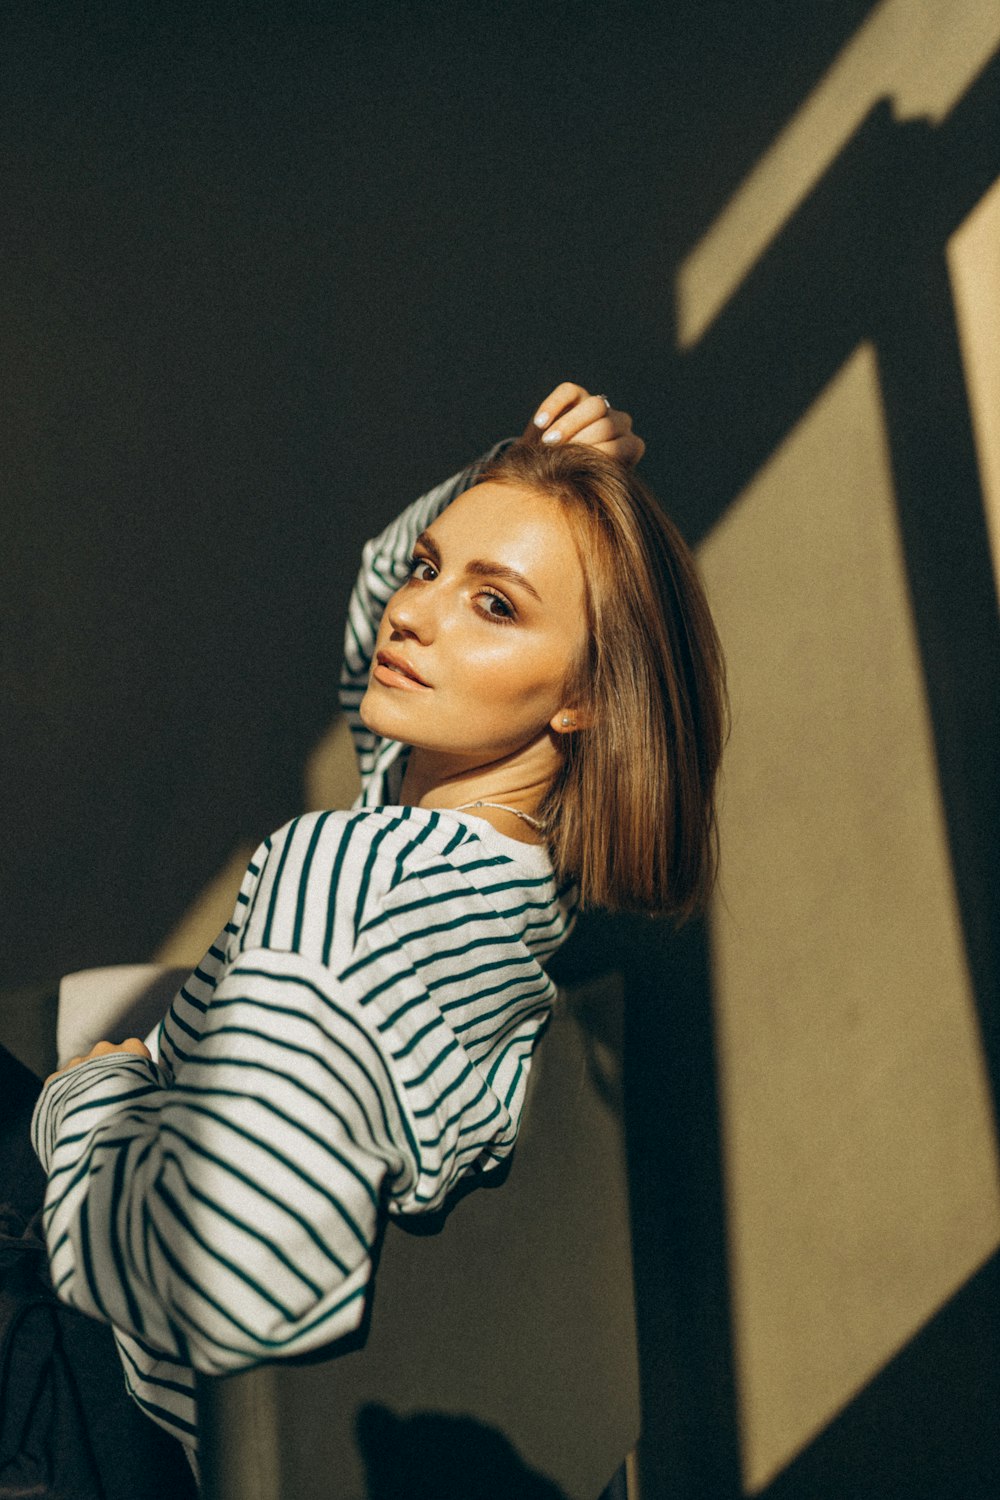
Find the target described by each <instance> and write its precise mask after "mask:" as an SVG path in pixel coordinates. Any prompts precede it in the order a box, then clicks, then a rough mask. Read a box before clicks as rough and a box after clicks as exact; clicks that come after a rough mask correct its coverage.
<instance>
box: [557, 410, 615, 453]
mask: <svg viewBox="0 0 1000 1500" xmlns="http://www.w3.org/2000/svg"><path fill="white" fill-rule="evenodd" d="M601 412H602V415H601V416H600V417H598V419H597V421H596V422H589V423H588V424H587V426H586V427H582V428H581V429H580V431H579V432H576V433H574V434H573V436H572V437H569V438H567V439H566V441H567V442H568V443H577V444H579V445H580V446H586V447H588V448H596V447H597V446H598V444H599V443H613V442H615V441H616V440H617V439H618V438H620V437H624V436H625V429H624V428H621V427H619V426H617V424H616V423H615V422H614V421H613V420H612V416H611V413H610V412H608V413H607V414H606V415H605V414H604V408H603V406H602V407H601ZM559 425H560V427H561V426H562V423H561V422H560V424H559Z"/></svg>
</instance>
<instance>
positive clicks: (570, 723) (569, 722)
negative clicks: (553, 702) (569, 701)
mask: <svg viewBox="0 0 1000 1500" xmlns="http://www.w3.org/2000/svg"><path fill="white" fill-rule="evenodd" d="M562 721H563V728H564V729H569V728H573V729H575V728H576V720H575V719H571V718H570V716H569V714H563V716H562Z"/></svg>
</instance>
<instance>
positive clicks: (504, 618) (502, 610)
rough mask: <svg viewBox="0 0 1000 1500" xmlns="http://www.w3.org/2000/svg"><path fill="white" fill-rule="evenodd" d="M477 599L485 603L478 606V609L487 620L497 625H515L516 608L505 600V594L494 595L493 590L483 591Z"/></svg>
mask: <svg viewBox="0 0 1000 1500" xmlns="http://www.w3.org/2000/svg"><path fill="white" fill-rule="evenodd" d="M476 598H477V599H480V600H482V601H483V602H482V603H481V604H477V605H476V608H477V609H478V610H479V613H480V614H481V615H485V616H486V618H487V620H493V621H494V622H495V623H496V624H497V625H510V624H513V622H514V618H515V616H514V606H513V605H512V604H511V603H510V601H509V600H508V599H505V598H504V596H503V594H497V593H494V591H493V590H492V589H482V590H481V591H480V593H478V594H477V595H476Z"/></svg>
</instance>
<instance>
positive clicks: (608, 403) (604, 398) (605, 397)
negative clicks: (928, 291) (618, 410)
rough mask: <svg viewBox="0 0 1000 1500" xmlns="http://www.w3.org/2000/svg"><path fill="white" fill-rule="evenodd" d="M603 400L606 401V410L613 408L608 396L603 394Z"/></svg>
mask: <svg viewBox="0 0 1000 1500" xmlns="http://www.w3.org/2000/svg"><path fill="white" fill-rule="evenodd" d="M601 400H602V401H603V402H604V410H605V411H610V410H611V402H610V401H609V400H608V398H607V396H602V397H601Z"/></svg>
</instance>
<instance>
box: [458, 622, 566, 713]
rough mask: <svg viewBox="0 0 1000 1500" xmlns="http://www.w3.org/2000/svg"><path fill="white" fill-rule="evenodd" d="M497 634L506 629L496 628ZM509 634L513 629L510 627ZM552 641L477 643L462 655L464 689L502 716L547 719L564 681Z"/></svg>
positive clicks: (559, 661) (560, 661)
mask: <svg viewBox="0 0 1000 1500" xmlns="http://www.w3.org/2000/svg"><path fill="white" fill-rule="evenodd" d="M496 631H497V634H498V635H501V634H506V627H504V626H497V627H496ZM509 633H510V634H511V635H513V634H514V629H513V628H511V630H510V632H509ZM562 657H563V653H562V652H560V651H558V650H557V649H556V647H555V645H554V643H552V642H539V641H532V642H526V641H525V640H524V638H523V636H522V637H521V639H520V640H512V641H510V642H508V641H507V640H506V639H505V640H501V641H498V642H492V641H484V642H477V643H476V644H475V645H474V646H472V647H470V648H469V649H467V650H466V651H465V652H464V653H463V661H462V677H463V679H464V682H463V686H464V690H465V691H466V692H467V693H468V694H470V696H475V698H476V699H477V700H478V701H479V702H480V703H481V704H482V705H483V707H484V708H489V706H490V705H491V704H492V705H494V706H495V707H496V708H497V710H498V711H500V710H502V711H503V712H504V713H505V714H508V715H510V714H516V715H518V716H522V715H523V716H524V717H531V716H532V715H537V714H538V713H540V712H541V713H542V714H543V716H544V717H545V718H548V716H549V714H550V713H551V712H552V708H553V707H554V706H556V705H555V702H554V700H556V699H557V698H558V697H559V695H560V691H561V688H562V685H563V682H564V681H565V678H566V667H567V664H566V663H565V662H564V661H563V659H562Z"/></svg>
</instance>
